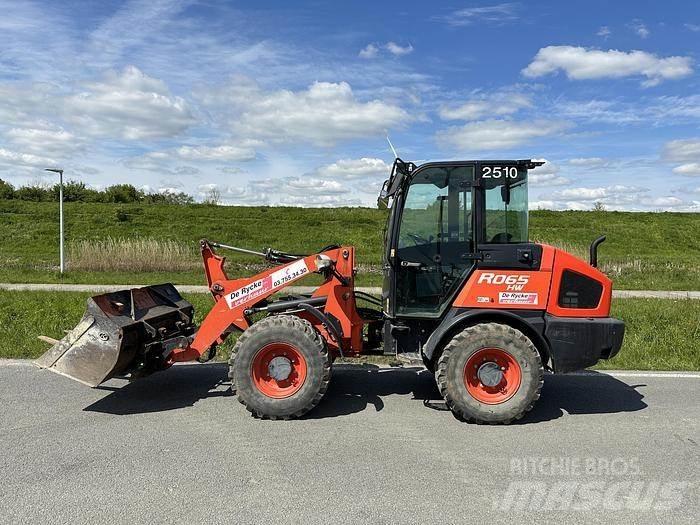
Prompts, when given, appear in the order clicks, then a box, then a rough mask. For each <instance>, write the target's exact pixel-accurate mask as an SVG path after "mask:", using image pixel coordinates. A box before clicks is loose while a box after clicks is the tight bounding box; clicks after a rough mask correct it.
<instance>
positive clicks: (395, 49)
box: [384, 42, 413, 57]
mask: <svg viewBox="0 0 700 525" xmlns="http://www.w3.org/2000/svg"><path fill="white" fill-rule="evenodd" d="M384 47H385V48H386V50H387V51H388V52H389V53H391V54H392V55H394V56H399V57H400V56H404V55H408V54H410V53H412V52H413V46H412V45H411V44H408V45H407V46H401V45H399V44H397V43H396V42H387V43H386V45H385V46H384Z"/></svg>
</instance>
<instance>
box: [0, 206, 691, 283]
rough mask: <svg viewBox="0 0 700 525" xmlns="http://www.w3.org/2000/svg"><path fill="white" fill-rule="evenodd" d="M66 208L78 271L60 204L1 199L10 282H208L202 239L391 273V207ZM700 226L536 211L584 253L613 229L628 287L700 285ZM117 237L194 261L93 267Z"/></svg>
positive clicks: (605, 251)
mask: <svg viewBox="0 0 700 525" xmlns="http://www.w3.org/2000/svg"><path fill="white" fill-rule="evenodd" d="M65 216H66V242H67V246H68V247H69V250H68V252H69V253H68V255H69V257H68V264H69V271H68V273H67V274H64V276H60V275H59V274H58V272H57V271H56V270H57V262H58V254H57V251H58V250H57V238H58V206H57V205H56V203H51V202H37V203H35V202H22V201H2V200H0V281H4V282H67V283H106V284H108V283H120V284H127V283H129V284H133V283H139V284H153V283H157V282H163V281H171V282H174V283H176V284H203V279H204V276H203V273H202V270H201V268H200V265H199V262H198V252H197V250H198V244H197V241H198V240H199V239H201V238H208V239H211V240H216V241H220V242H224V243H228V244H234V245H236V246H241V247H247V248H251V249H261V248H264V247H269V246H272V247H274V248H277V249H281V250H284V251H289V252H293V253H309V252H313V251H316V250H318V249H319V248H320V247H322V246H326V245H328V244H332V243H343V244H351V245H354V246H355V247H356V248H357V257H358V262H359V266H360V271H361V273H360V276H359V278H358V283H359V284H361V285H377V284H380V280H381V279H380V273H379V268H380V264H381V247H382V230H383V228H384V222H385V220H386V212H384V211H380V210H374V209H368V208H336V209H322V208H308V209H303V208H279V207H274V208H268V207H225V206H207V205H201V204H200V205H187V206H174V205H160V204H150V205H147V204H101V203H78V202H75V203H67V204H66V209H65ZM698 232H700V214H697V213H696V214H693V213H623V212H575V211H570V212H550V211H533V212H531V221H530V237H531V238H532V239H534V240H537V241H541V242H547V243H550V244H554V245H557V246H561V247H564V248H565V249H568V250H570V251H572V252H573V253H575V254H579V255H581V256H584V257H585V254H586V252H587V247H588V244H589V243H590V241H591V240H592V239H594V238H595V237H596V236H598V235H599V234H601V233H605V234H606V235H607V236H608V241H607V242H606V243H605V244H603V245H602V246H601V248H600V262H601V267H602V269H603V270H604V271H606V272H607V273H608V274H609V275H610V276H611V277H612V278H613V280H614V281H615V286H616V288H618V289H666V290H698V289H700V262H698V261H700V235H699V234H698ZM108 238H109V239H117V240H118V239H131V240H138V241H139V242H144V245H146V246H147V247H148V246H149V245H151V244H153V243H155V245H156V246H170V247H171V248H173V250H174V253H175V254H176V256H177V258H178V259H179V258H183V259H185V261H183V262H180V263H175V262H173V263H172V265H171V266H170V265H168V264H167V259H166V263H165V264H163V261H160V262H159V263H158V264H157V265H155V267H154V268H149V267H148V266H147V265H145V266H144V265H143V259H142V260H140V261H139V263H138V264H134V265H133V267H130V268H129V267H124V265H121V266H119V265H114V266H113V268H111V269H110V268H109V267H104V266H99V265H91V262H90V261H89V259H90V257H89V256H87V255H86V253H94V249H95V248H99V246H95V244H96V243H99V242H106V241H105V239H108ZM90 250H93V251H92V252H91V251H90ZM156 253H157V252H156ZM171 255H172V254H171ZM164 257H165V255H164ZM228 258H229V273H230V275H231V276H239V275H247V274H252V273H255V272H256V271H259V269H260V267H261V266H260V260H259V259H256V258H253V257H249V256H242V255H234V254H231V255H229V256H228ZM107 259H109V260H111V259H112V258H111V257H108V258H107ZM71 261H73V262H74V263H75V264H74V265H73V269H71V266H70V265H71ZM108 262H109V261H108Z"/></svg>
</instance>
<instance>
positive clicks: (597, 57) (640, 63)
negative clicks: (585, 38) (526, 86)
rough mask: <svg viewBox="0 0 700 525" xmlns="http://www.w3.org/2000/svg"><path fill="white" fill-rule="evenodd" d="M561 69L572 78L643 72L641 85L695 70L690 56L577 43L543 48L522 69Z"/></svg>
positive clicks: (532, 74) (529, 72) (531, 73)
mask: <svg viewBox="0 0 700 525" xmlns="http://www.w3.org/2000/svg"><path fill="white" fill-rule="evenodd" d="M558 70H562V71H564V72H565V73H566V75H567V77H568V78H569V79H571V80H588V79H596V78H623V77H630V76H644V77H646V78H647V80H645V81H644V82H642V85H644V86H654V85H656V84H658V83H659V82H661V81H662V80H673V79H678V78H682V77H685V76H688V75H690V74H691V73H692V72H693V68H692V59H691V58H690V57H682V56H671V57H666V58H659V57H657V56H656V55H653V54H651V53H647V52H645V51H630V52H625V51H618V50H616V49H610V50H608V51H602V50H597V49H588V48H584V47H574V46H548V47H543V48H541V49H540V50H539V51H538V52H537V55H535V58H534V59H533V61H532V62H531V63H530V64H529V65H528V66H527V67H526V68H525V69H523V70H522V73H523V75H525V76H526V77H529V78H537V77H541V76H544V75H548V74H551V73H556V72H557V71H558Z"/></svg>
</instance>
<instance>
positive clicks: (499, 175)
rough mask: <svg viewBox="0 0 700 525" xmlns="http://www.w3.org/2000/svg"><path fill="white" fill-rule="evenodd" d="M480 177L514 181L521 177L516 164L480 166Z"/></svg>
mask: <svg viewBox="0 0 700 525" xmlns="http://www.w3.org/2000/svg"><path fill="white" fill-rule="evenodd" d="M481 178H482V179H494V180H509V181H511V182H512V181H516V180H518V179H519V178H522V174H521V173H520V172H519V171H518V168H517V166H498V165H493V166H481Z"/></svg>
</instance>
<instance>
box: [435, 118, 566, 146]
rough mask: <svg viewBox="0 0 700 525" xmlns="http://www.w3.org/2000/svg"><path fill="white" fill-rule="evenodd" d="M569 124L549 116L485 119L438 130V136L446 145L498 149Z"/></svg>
mask: <svg viewBox="0 0 700 525" xmlns="http://www.w3.org/2000/svg"><path fill="white" fill-rule="evenodd" d="M567 127H568V125H567V124H566V123H564V122H558V121H550V120H532V121H522V122H515V121H511V120H482V121H478V122H470V123H468V124H465V125H464V126H455V127H451V128H447V129H445V130H442V131H439V132H438V134H437V139H438V142H440V143H441V144H442V145H443V146H451V147H455V148H457V149H459V150H461V151H483V150H496V149H505V148H512V147H514V146H519V145H521V144H526V143H528V142H530V141H532V140H534V139H537V138H540V137H546V136H548V135H553V134H555V133H559V132H562V131H564V130H565V129H566V128H567Z"/></svg>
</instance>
